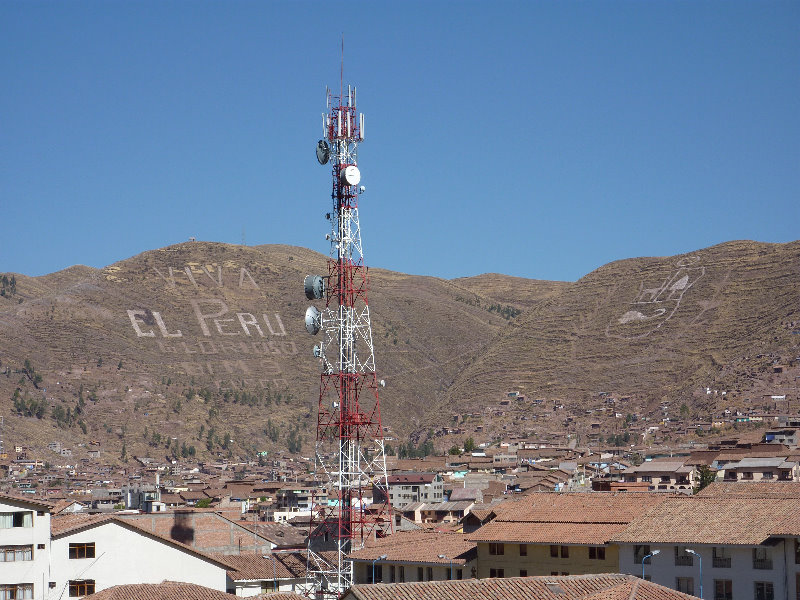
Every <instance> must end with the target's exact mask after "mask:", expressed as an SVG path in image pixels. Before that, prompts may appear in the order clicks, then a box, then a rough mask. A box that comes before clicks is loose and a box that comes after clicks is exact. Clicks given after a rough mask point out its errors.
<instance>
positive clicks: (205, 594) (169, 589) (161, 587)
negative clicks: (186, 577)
mask: <svg viewBox="0 0 800 600" xmlns="http://www.w3.org/2000/svg"><path fill="white" fill-rule="evenodd" d="M233 598H236V596H234V595H232V594H226V593H225V592H220V591H219V590H215V589H212V588H207V587H204V586H202V585H196V584H194V583H182V582H177V581H164V582H163V583H134V584H129V585H115V586H113V587H110V588H107V589H105V590H102V591H100V592H97V593H96V594H90V595H88V596H84V599H85V600H232V599H233Z"/></svg>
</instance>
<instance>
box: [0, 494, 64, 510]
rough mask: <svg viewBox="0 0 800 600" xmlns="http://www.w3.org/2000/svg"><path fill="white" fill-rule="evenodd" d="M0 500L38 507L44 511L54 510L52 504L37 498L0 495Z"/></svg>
mask: <svg viewBox="0 0 800 600" xmlns="http://www.w3.org/2000/svg"><path fill="white" fill-rule="evenodd" d="M0 500H8V501H11V502H22V503H23V504H29V505H33V506H37V507H39V508H43V509H46V510H48V511H49V510H52V509H53V503H52V502H47V501H45V500H39V499H37V498H31V497H30V496H27V497H25V496H16V495H14V494H4V493H0Z"/></svg>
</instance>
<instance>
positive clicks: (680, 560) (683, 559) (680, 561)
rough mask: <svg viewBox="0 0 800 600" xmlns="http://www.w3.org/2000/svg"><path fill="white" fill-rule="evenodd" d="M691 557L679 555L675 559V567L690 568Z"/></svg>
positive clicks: (692, 562)
mask: <svg viewBox="0 0 800 600" xmlns="http://www.w3.org/2000/svg"><path fill="white" fill-rule="evenodd" d="M692 558H693V557H692V556H691V555H679V556H676V557H675V566H678V567H691V566H692V565H693V564H694V561H693V560H692Z"/></svg>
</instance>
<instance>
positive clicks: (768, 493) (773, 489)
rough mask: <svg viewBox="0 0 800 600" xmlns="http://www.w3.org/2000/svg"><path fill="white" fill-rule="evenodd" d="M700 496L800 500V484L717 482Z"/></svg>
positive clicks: (781, 482)
mask: <svg viewBox="0 0 800 600" xmlns="http://www.w3.org/2000/svg"><path fill="white" fill-rule="evenodd" d="M697 495H698V496H701V497H705V496H715V497H717V498H721V497H727V498H795V499H800V482H795V481H758V482H750V481H715V482H714V483H712V484H710V485H709V486H707V487H705V488H704V489H702V490H700V492H699V493H698V494H697Z"/></svg>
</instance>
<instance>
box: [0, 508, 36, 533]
mask: <svg viewBox="0 0 800 600" xmlns="http://www.w3.org/2000/svg"><path fill="white" fill-rule="evenodd" d="M12 527H33V513H32V512H31V511H29V510H26V511H19V512H13V513H0V529H11V528H12Z"/></svg>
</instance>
